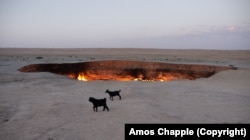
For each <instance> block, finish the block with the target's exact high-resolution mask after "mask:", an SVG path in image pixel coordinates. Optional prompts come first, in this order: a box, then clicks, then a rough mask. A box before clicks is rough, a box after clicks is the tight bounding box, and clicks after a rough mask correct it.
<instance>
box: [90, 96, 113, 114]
mask: <svg viewBox="0 0 250 140" xmlns="http://www.w3.org/2000/svg"><path fill="white" fill-rule="evenodd" d="M89 101H90V102H92V103H93V110H94V111H96V112H97V108H98V107H99V106H103V111H104V110H105V109H107V111H109V107H108V106H107V103H106V98H104V99H95V98H93V97H89Z"/></svg>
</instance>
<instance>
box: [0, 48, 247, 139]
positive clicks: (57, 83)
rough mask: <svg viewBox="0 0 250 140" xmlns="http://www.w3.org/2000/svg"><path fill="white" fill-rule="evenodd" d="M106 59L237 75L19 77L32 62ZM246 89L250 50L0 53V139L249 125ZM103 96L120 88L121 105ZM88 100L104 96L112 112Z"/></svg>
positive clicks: (121, 134)
mask: <svg viewBox="0 0 250 140" xmlns="http://www.w3.org/2000/svg"><path fill="white" fill-rule="evenodd" d="M37 57H42V59H39V58H37ZM107 59H122V60H142V61H157V62H168V63H169V62H170V63H192V64H212V65H221V66H228V65H234V66H236V67H238V68H239V70H229V71H224V72H220V73H217V74H216V75H214V76H212V77H210V78H206V79H205V78H202V79H197V80H192V81H190V80H179V81H171V82H136V81H131V82H117V81H91V82H80V81H76V80H73V79H69V78H68V77H65V76H61V75H55V74H51V73H21V72H19V71H17V69H18V68H20V67H22V66H24V65H28V64H34V63H70V62H82V61H94V60H107ZM249 83H250V51H214V50H211V51H208V50H206V51H202V50H157V49H0V139H4V140H13V139H19V140H32V139H41V140H52V139H54V140H56V139H60V140H63V139H65V140H66V139H67V140H68V139H71V140H79V139H86V140H90V139H96V140H98V139H102V140H122V139H124V124H125V123H250V107H249V106H250V92H249V91H250V84H249ZM106 89H110V90H117V89H121V90H122V91H121V96H122V100H118V97H116V98H114V101H111V100H109V98H108V95H107V94H105V90H106ZM90 96H92V97H96V98H104V97H106V98H107V99H108V100H107V104H108V106H109V108H110V111H109V112H107V111H104V112H103V111H102V108H99V112H94V111H93V109H92V104H91V103H90V102H89V101H88V98H89V97H90Z"/></svg>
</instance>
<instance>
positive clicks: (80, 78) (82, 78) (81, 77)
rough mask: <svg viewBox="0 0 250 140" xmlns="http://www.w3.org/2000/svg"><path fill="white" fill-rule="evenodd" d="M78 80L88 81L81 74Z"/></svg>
mask: <svg viewBox="0 0 250 140" xmlns="http://www.w3.org/2000/svg"><path fill="white" fill-rule="evenodd" d="M77 79H78V80H80V81H88V80H87V79H86V78H85V76H84V75H81V74H78V77H77Z"/></svg>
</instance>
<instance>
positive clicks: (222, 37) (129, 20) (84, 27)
mask: <svg viewBox="0 0 250 140" xmlns="http://www.w3.org/2000/svg"><path fill="white" fill-rule="evenodd" d="M249 13H250V1H249V0H99V1H97V0H0V48H5V47H7V48H8V47H11V48H81V47H82V48H163V49H222V50H224V49H226V50H250V15H249Z"/></svg>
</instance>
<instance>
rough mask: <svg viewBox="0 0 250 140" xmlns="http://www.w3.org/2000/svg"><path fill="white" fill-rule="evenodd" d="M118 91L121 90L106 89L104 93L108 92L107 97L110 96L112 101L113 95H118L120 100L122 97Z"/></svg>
mask: <svg viewBox="0 0 250 140" xmlns="http://www.w3.org/2000/svg"><path fill="white" fill-rule="evenodd" d="M120 92H121V90H116V91H109V90H108V89H107V90H106V93H108V94H109V96H110V97H109V98H110V100H112V101H113V97H114V96H119V98H120V100H121V99H122V97H121V95H120Z"/></svg>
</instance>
